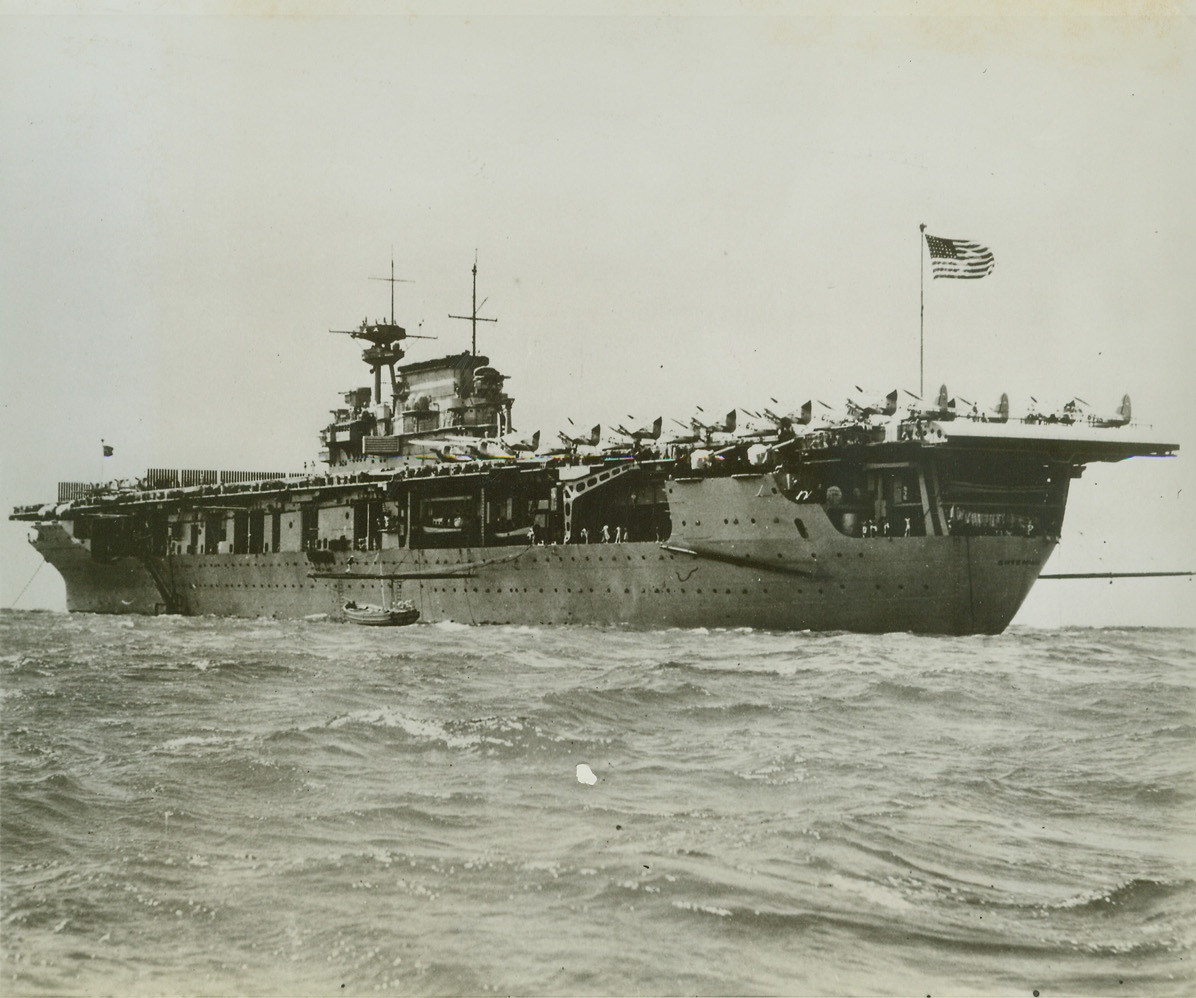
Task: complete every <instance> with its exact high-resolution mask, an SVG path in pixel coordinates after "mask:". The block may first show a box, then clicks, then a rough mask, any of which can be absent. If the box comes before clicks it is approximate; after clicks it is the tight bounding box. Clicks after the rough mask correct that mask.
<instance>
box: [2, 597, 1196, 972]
mask: <svg viewBox="0 0 1196 998" xmlns="http://www.w3.org/2000/svg"><path fill="white" fill-rule="evenodd" d="M0 635H2V636H3V642H2V643H3V647H4V653H3V654H2V655H0V676H2V677H3V683H2V684H0V710H2V711H3V722H4V723H3V744H2V755H0V760H2V766H3V808H2V809H0V841H2V842H3V851H2V853H0V877H2V880H3V883H4V910H3V915H2V919H0V930H2V931H3V933H4V946H3V948H2V953H3V964H2V969H3V974H4V977H3V987H4V988H5V989H7V992H11V993H14V994H17V993H20V994H60V993H68V994H82V993H94V992H100V993H121V994H157V993H176V992H182V993H198V994H223V993H244V994H275V993H283V992H302V993H312V992H322V991H332V992H336V993H342V994H361V993H366V992H371V993H372V992H378V991H382V992H386V991H395V992H411V993H430V994H444V993H470V994H474V993H484V992H488V991H501V992H508V993H513V992H520V993H531V994H536V993H539V994H550V993H551V994H581V993H596V992H600V993H645V992H652V993H660V994H691V993H779V994H812V993H818V994H854V993H878V994H888V993H893V994H896V993H920V994H936V993H945V992H949V993H958V994H969V993H971V994H988V993H994V992H996V993H1017V994H1030V993H1032V992H1033V991H1034V990H1038V991H1039V992H1040V993H1041V994H1044V995H1049V994H1061V993H1093V994H1117V995H1124V994H1130V993H1138V994H1168V995H1169V994H1173V993H1184V992H1186V993H1192V992H1193V991H1196V980H1194V978H1193V973H1192V970H1191V966H1192V957H1193V952H1192V949H1193V941H1194V939H1196V933H1194V932H1193V928H1194V927H1196V871H1193V869H1192V866H1191V862H1190V856H1191V855H1192V846H1193V843H1194V842H1196V809H1194V808H1193V801H1194V800H1196V780H1194V779H1193V765H1192V753H1191V744H1192V736H1193V733H1194V732H1196V671H1194V669H1193V661H1194V656H1193V650H1194V648H1196V643H1194V641H1193V637H1194V633H1193V632H1192V631H1185V630H1149V629H1144V630H1134V629H1117V630H1107V631H1104V630H1093V629H1075V630H1064V631H1037V630H1026V629H1022V630H1016V629H1015V630H1013V631H1011V632H1009V633H1007V634H1005V635H1001V636H997V637H976V638H919V637H915V636H912V635H884V636H862V635H854V634H809V633H801V634H789V633H775V632H759V631H751V630H750V629H749V630H743V629H734V630H719V629H710V630H697V631H681V630H668V631H661V632H655V633H646V632H639V631H628V630H625V629H619V628H593V627H576V628H569V627H562V628H548V627H541V628H536V627H493V628H469V627H465V626H461V625H436V626H417V627H414V628H405V629H403V630H402V632H401V633H399V634H393V633H388V632H385V631H380V632H374V631H369V630H366V629H354V628H348V627H344V626H339V625H336V624H333V623H330V622H327V621H318V620H316V621H303V622H298V623H295V622H278V621H272V620H264V619H263V620H248V621H229V620H221V619H215V618H198V619H197V618H169V617H162V618H110V617H93V616H86V615H75V616H66V615H58V614H22V613H0ZM582 765H584V766H585V767H588V768H589V770H590V771H592V773H593V774H594V777H593V784H592V785H588V784H585V783H581V782H579V780H578V777H577V772H578V767H579V766H582Z"/></svg>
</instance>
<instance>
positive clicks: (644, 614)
mask: <svg viewBox="0 0 1196 998" xmlns="http://www.w3.org/2000/svg"><path fill="white" fill-rule="evenodd" d="M757 490H758V484H757V483H756V482H755V481H752V482H741V481H736V480H732V479H725V480H721V481H717V482H706V483H703V485H702V486H701V487H694V486H689V485H687V484H686V483H684V482H678V483H671V484H670V493H671V494H670V501H671V503H672V505H673V509H674V515H675V516H676V517H677V519H676V520H675V523H676V528H675V530H674V532H673V534H672V536H670V538H669V539H668V541H666V542H664V543H644V542H640V543H626V544H614V543H612V544H568V545H564V544H560V545H552V544H547V545H534V546H525V547H514V548H513V547H510V546H503V547H475V548H442V549H435V550H412V549H403V548H400V549H393V550H384V551H378V552H337V553H335V554H332V553H331V552H327V553H323V554H324V555H325V556H324V557H323V558H321V559H320V560H319V562H318V563H317V562H316V561H314V560H313V559H312V558H311V557H310V556H309V555H308V554H307V553H305V552H302V551H297V552H279V553H271V554H251V555H230V554H194V555H189V554H175V555H170V556H168V557H164V558H155V559H152V560H151V561H149V562H148V563H143V562H142V561H141V560H139V559H136V558H122V559H118V560H117V562H116V563H112V564H99V563H96V562H93V561H91V559H90V557H89V555H88V554H87V551H86V549H85V548H84V547H83V545H82V544H80V543H78V542H75V541H72V540H70V539H69V535H66V532H65V531H64V530H63V528H62V527H61V526H60V525H58V524H46V525H39V531H38V534H39V536H38V537H37V538H36V539H35V540H34V542H33V543H34V546H35V547H37V549H38V550H39V551H41V553H42V554H43V555H44V556H45V557H46V559H47V560H48V561H50V562H51V563H52V564H54V565H55V566H56V567H57V568H58V570H59V571H60V572H61V573H62V575H63V578H64V579H65V580H66V585H67V592H68V605H69V608H70V609H72V610H81V611H92V612H99V613H154V612H161V611H162V610H163V609H166V608H167V607H168V606H170V604H171V603H174V604H175V606H174V608H175V609H178V610H180V611H182V612H185V613H190V614H213V615H222V616H241V617H258V616H266V617H278V618H303V617H310V616H313V615H326V616H328V617H330V618H333V619H341V618H343V616H344V614H343V606H344V603H345V602H346V600H358V601H361V602H375V603H377V602H379V598H380V597H382V598H383V599H389V600H399V599H409V600H412V601H413V602H414V603H415V605H416V607H417V608H418V609H419V611H420V619H421V620H422V621H425V622H437V621H456V622H460V623H466V624H533V625H538V624H602V625H627V626H632V627H644V628H654V627H687V628H689V627H753V628H761V629H775V630H817V631H823V630H850V631H863V632H888V631H911V632H918V633H939V634H970V633H985V634H994V633H998V632H1000V631H1002V630H1003V629H1004V628H1005V627H1006V626H1008V624H1009V622H1010V621H1011V620H1012V619H1013V616H1014V615H1015V614H1016V613H1017V610H1018V608H1019V607H1020V606H1021V604H1022V602H1023V600H1024V599H1025V597H1026V595H1027V594H1028V593H1029V591H1030V589H1031V587H1032V586H1033V584H1034V581H1035V580H1036V579H1037V577H1038V575H1039V572H1040V571H1041V569H1042V566H1043V565H1044V564H1045V563H1046V560H1047V559H1048V558H1049V556H1050V554H1051V552H1052V551H1053V549H1054V546H1055V541H1054V539H1052V538H1046V537H1042V538H1026V537H1012V536H973V537H969V536H910V537H905V536H901V537H871V538H860V537H849V536H845V535H843V534H842V533H840V532H839V531H837V530H836V529H835V528H834V527H833V525H832V524H831V523H830V521H829V520H828V519H827V517H826V514H825V512H824V511H823V510H822V508H821V507H819V506H818V505H816V504H807V505H800V504H793V503H791V502H789V501H788V500H786V499H784V498H783V497H779V496H776V495H771V494H769V495H765V494H758V492H757ZM760 491H762V490H760ZM728 511H735V512H734V514H733V515H726V514H728ZM795 514H796V515H795ZM703 524H706V525H703ZM803 533H804V536H803ZM43 538H44V539H43ZM155 576H156V579H157V580H155ZM167 596H169V597H170V599H167V598H166V597H167Z"/></svg>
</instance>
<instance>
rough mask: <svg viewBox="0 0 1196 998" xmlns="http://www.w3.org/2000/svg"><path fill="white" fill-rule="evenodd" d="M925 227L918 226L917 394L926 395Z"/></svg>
mask: <svg viewBox="0 0 1196 998" xmlns="http://www.w3.org/2000/svg"><path fill="white" fill-rule="evenodd" d="M925 232H926V226H925V225H919V226H918V233H919V234H918V394H919V395H921V396H922V397H925V395H926V384H925V381H926V376H925V373H924V372H925V369H926V252H925V251H924V250H923V249H922V236H923V235H924V234H925Z"/></svg>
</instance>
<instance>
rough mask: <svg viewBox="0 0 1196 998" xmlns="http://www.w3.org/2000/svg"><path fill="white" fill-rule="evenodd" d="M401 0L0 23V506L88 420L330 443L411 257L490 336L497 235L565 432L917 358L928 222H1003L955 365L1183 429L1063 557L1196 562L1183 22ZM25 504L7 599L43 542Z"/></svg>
mask: <svg viewBox="0 0 1196 998" xmlns="http://www.w3.org/2000/svg"><path fill="white" fill-rule="evenodd" d="M19 7H20V5H14V4H12V3H8V4H5V3H2V2H0V10H4V11H15V10H18V9H19ZM128 9H131V8H128ZM305 9H306V10H309V11H310V10H312V9H315V8H313V7H311V6H310V5H309V6H308V7H306V8H305ZM323 9H326V10H327V9H332V8H327V7H325V8H323ZM408 9H410V10H414V11H417V13H407V14H403V15H394V16H376V17H375V16H315V15H313V14H310V13H309V14H296V15H293V16H275V17H261V18H255V17H248V16H229V15H215V16H167V15H158V14H153V15H140V16H98V17H83V16H78V15H74V14H67V15H63V16H29V17H26V16H21V15H20V14H19V13H9V14H7V15H6V16H4V17H3V18H2V19H0V122H2V127H3V135H4V142H3V152H2V153H0V215H2V217H3V219H4V239H3V242H2V244H0V260H2V265H0V266H2V270H0V337H2V339H0V345H2V354H0V360H2V367H3V373H2V378H3V382H2V385H3V395H2V398H0V406H2V408H0V413H2V419H3V433H0V458H2V461H3V464H2V466H0V472H2V486H0V499H2V500H3V503H4V506H5V510H6V511H7V509H8V508H9V507H11V505H13V504H14V503H19V502H21V503H23V502H35V501H48V500H50V499H53V498H54V496H55V494H56V482H57V481H58V480H60V479H64V480H90V479H93V478H95V477H96V476H97V475H99V474H100V472H101V460H100V458H99V454H100V439H101V438H104V439H106V440H107V441H108V442H109V443H110V444H112V445H113V446H114V447H115V449H116V455H115V456H114V457H113V458H112V459H110V460H109V461H108V462H107V463H106V464H105V465H104V467H103V470H104V471H105V472H106V473H107V474H108V475H129V476H134V475H140V474H142V473H143V472H144V470H145V468H146V467H211V468H240V469H261V470H274V469H288V468H295V467H300V466H302V464H303V462H304V461H306V460H312V459H313V458H314V456H315V451H316V448H317V443H316V432H317V430H318V429H319V428H320V427H321V426H322V425H323V424H324V421H325V419H326V417H327V410H328V409H329V408H331V407H334V406H335V405H336V404H337V402H338V393H339V392H342V391H344V390H346V389H348V388H351V387H353V386H355V385H364V384H367V383H368V382H369V376H368V372H367V370H366V368H365V367H364V365H363V364H362V363H361V361H360V358H359V349H358V348H357V346H356V345H355V344H353V343H352V342H350V341H348V340H347V339H346V338H345V337H337V336H331V335H329V333H328V330H329V329H330V328H341V329H343V328H349V327H351V326H353V325H355V324H356V323H357V322H358V321H360V319H361V318H362V317H363V316H365V315H369V316H370V317H371V318H373V317H376V316H380V315H382V314H384V313H385V312H386V311H387V310H388V308H389V298H388V289H387V286H386V285H385V284H383V283H379V282H376V281H371V280H369V278H371V277H379V276H384V275H385V274H386V273H387V272H388V268H389V265H390V259H391V255H392V253H393V256H394V260H395V266H396V271H397V273H398V275H399V276H401V277H404V278H409V279H410V280H411V281H412V282H413V283H410V284H401V285H399V286H398V302H397V311H398V318H399V321H400V322H403V323H404V324H405V325H406V326H407V327H408V330H409V331H411V332H416V331H419V332H421V333H423V334H425V335H433V336H437V337H439V339H438V341H436V342H424V341H413V342H412V344H411V347H410V352H409V359H411V360H419V359H425V358H427V357H431V356H434V355H436V354H441V353H448V352H459V351H461V350H463V349H467V348H468V346H469V327H468V324H467V323H461V322H455V321H452V320H450V319H448V317H447V316H448V313H450V312H453V313H458V314H460V313H462V312H468V309H469V295H470V273H469V269H470V267H471V265H472V263H473V259H474V253H475V251H476V253H477V257H478V269H479V277H478V281H479V297H488V299H489V300H488V301H487V304H486V306H485V309H484V313H483V314H486V315H489V316H494V317H497V318H498V320H499V321H498V323H497V324H494V325H491V324H487V325H485V326H483V327H481V329H480V344H479V346H480V350H481V352H483V353H486V354H488V355H489V356H490V357H491V359H492V361H493V362H494V363H495V365H496V366H498V367H499V369H500V370H502V371H503V372H504V373H506V374H508V375H510V378H511V380H510V381H509V382H508V390H509V391H510V392H511V393H512V394H513V395H514V396H515V398H516V406H515V420H516V425H517V426H518V427H519V428H520V429H521V430H529V431H530V430H534V429H541V430H542V431H543V432H544V434H545V436H546V437H551V436H553V435H554V434H555V431H556V430H557V429H560V428H564V427H566V426H567V423H566V418H567V417H571V418H572V419H573V420H574V421H575V423H576V424H577V425H579V426H587V427H588V426H589V425H592V424H593V423H594V422H599V421H601V422H603V423H604V424H609V423H611V422H617V421H626V418H627V417H628V416H634V417H635V418H636V419H642V420H644V421H648V420H650V419H652V418H653V417H654V416H656V415H664V416H665V417H666V419H667V418H668V417H676V418H678V419H681V420H687V419H688V417H689V416H690V415H691V414H692V413H693V412H694V407H695V406H697V405H700V406H702V407H703V409H705V410H706V411H707V412H723V411H726V410H727V409H729V408H731V407H732V406H736V405H739V406H746V407H749V408H754V407H757V406H760V405H770V407H771V403H770V402H769V399H770V398H777V399H779V400H781V402H782V403H783V404H786V405H789V406H797V405H799V404H800V403H801V402H803V401H804V400H805V399H807V398H809V397H811V396H815V397H817V398H821V399H823V400H825V401H827V402H830V403H836V404H837V403H839V402H841V401H842V399H843V397H844V394H845V393H847V392H853V389H852V386H853V385H857V384H858V385H863V386H865V387H866V388H867V389H868V390H869V391H870V392H871V391H875V392H876V393H877V394H883V393H884V392H885V391H887V390H889V389H891V388H895V387H900V388H905V389H909V390H912V391H915V392H916V391H917V390H918V382H919V369H918V335H919V293H920V286H921V283H922V282H921V279H920V271H921V267H922V264H923V250H922V243H921V241H920V238H919V230H918V226H919V223H925V224H926V225H927V227H928V231H929V232H931V233H933V234H936V235H942V236H948V237H963V238H968V239H974V240H977V241H979V242H981V243H983V244H985V245H986V246H989V247H990V248H991V249H992V250H993V252H994V254H995V257H996V269H995V271H994V272H993V274H992V275H991V276H990V277H988V278H986V279H984V280H981V281H937V282H931V281H930V279H929V273H928V272H927V277H926V281H925V334H926V358H927V361H926V374H925V377H926V388H927V391H928V392H931V391H934V390H936V389H937V387H938V385H939V383H940V382H943V381H946V382H947V383H948V385H949V386H950V388H951V391H952V393H953V394H958V395H962V396H964V397H966V398H969V399H976V400H978V401H979V402H980V403H981V404H982V405H983V404H988V405H992V404H995V402H996V399H997V397H998V396H999V395H1000V393H1001V392H1002V391H1007V392H1008V393H1009V394H1010V397H1011V399H1012V400H1013V404H1014V407H1015V410H1017V409H1018V408H1019V407H1021V406H1024V404H1025V403H1026V401H1027V400H1028V398H1029V396H1035V397H1036V398H1038V400H1039V402H1040V403H1041V404H1042V405H1043V406H1045V407H1050V406H1061V405H1062V404H1063V402H1065V401H1066V400H1067V399H1069V398H1071V397H1072V396H1073V395H1079V396H1081V397H1083V398H1085V399H1087V400H1088V401H1089V402H1091V403H1093V404H1094V405H1095V406H1097V407H1098V408H1102V409H1105V410H1108V411H1112V410H1113V409H1114V407H1115V406H1116V404H1117V403H1118V401H1119V400H1120V398H1121V395H1122V394H1123V393H1124V392H1127V391H1128V392H1129V393H1130V394H1131V395H1132V396H1133V399H1134V411H1135V417H1136V418H1137V419H1139V420H1141V421H1144V422H1147V423H1150V424H1152V425H1153V430H1152V431H1151V432H1152V433H1153V434H1154V435H1156V436H1160V437H1164V438H1166V439H1168V440H1172V441H1177V442H1179V443H1180V444H1181V445H1183V447H1184V455H1185V456H1183V457H1181V458H1180V459H1178V460H1174V461H1150V460H1137V461H1131V462H1129V463H1126V464H1121V465H1115V466H1108V467H1100V468H1093V469H1090V470H1089V472H1088V473H1087V474H1086V475H1085V477H1084V478H1083V479H1082V480H1080V481H1079V482H1076V483H1075V485H1074V487H1073V492H1072V496H1073V497H1072V501H1071V506H1070V507H1069V512H1068V521H1067V524H1066V527H1065V533H1064V541H1063V544H1062V546H1061V548H1060V550H1059V552H1058V553H1057V554H1056V556H1055V559H1054V560H1053V561H1052V563H1051V566H1050V568H1049V569H1048V570H1049V571H1110V570H1112V571H1125V570H1138V571H1141V570H1152V569H1153V570H1164V569H1190V568H1194V567H1196V531H1194V529H1193V526H1192V524H1193V523H1194V522H1196V520H1194V517H1196V502H1194V500H1193V494H1194V493H1196V473H1194V471H1193V467H1194V464H1193V462H1194V459H1196V438H1194V434H1193V426H1194V425H1196V420H1194V419H1193V415H1192V409H1193V405H1192V394H1193V393H1192V387H1191V386H1192V379H1193V363H1192V357H1193V352H1192V342H1193V316H1194V315H1196V307H1194V306H1196V280H1194V279H1193V249H1192V245H1193V233H1194V232H1196V198H1194V197H1193V188H1192V181H1191V177H1192V175H1193V173H1194V172H1196V155H1194V153H1196V131H1194V128H1193V116H1192V110H1191V109H1192V107H1193V106H1196V24H1194V22H1193V20H1192V19H1190V18H1178V17H1161V16H1160V17H1151V18H1131V17H1107V16H1106V17H1091V18H1090V17H1050V18H1042V17H1033V16H1027V17H1004V18H960V17H945V16H930V17H913V16H907V15H897V14H895V15H892V16H882V17H872V16H858V17H834V18H815V17H773V16H767V15H762V16H761V15H751V16H749V15H746V14H744V13H742V11H743V10H747V9H750V10H753V11H760V10H763V11H769V10H773V9H777V8H773V7H771V6H769V5H767V4H764V5H753V6H752V7H750V8H748V7H746V6H745V7H738V6H732V5H730V4H726V3H713V2H708V3H705V4H702V5H700V6H693V7H688V8H687V7H685V6H683V5H677V4H670V5H668V6H667V8H666V7H662V8H661V9H667V10H668V11H670V13H669V14H668V15H666V16H630V15H625V16H607V17H582V16H571V17H561V16H532V15H526V14H525V15H509V16H463V15H460V14H435V13H431V14H430V13H419V12H418V11H435V10H446V9H447V8H444V7H440V8H435V7H431V6H428V5H420V4H415V5H412V6H411V7H410V8H408ZM606 9H608V10H624V9H626V10H631V9H633V8H631V7H623V6H610V7H607V8H606ZM686 9H688V10H696V9H704V10H709V11H724V12H728V13H729V15H730V16H702V17H690V16H678V15H677V14H676V13H675V12H676V11H678V10H686ZM889 9H893V10H898V9H900V8H899V7H898V5H891V6H890V7H889ZM923 9H924V8H923ZM1077 9H1078V8H1077ZM421 324H422V325H421ZM853 393H854V392H853ZM0 535H2V541H3V544H2V549H3V554H4V557H3V559H2V562H3V568H2V569H0V573H2V580H0V581H2V583H3V585H2V586H0V605H3V606H8V605H10V604H11V603H12V601H13V599H15V598H16V595H17V593H18V592H20V590H21V587H22V586H24V585H25V583H26V581H27V579H28V577H29V575H30V574H31V573H32V571H33V569H34V568H36V566H37V563H38V558H37V556H36V555H35V554H34V553H33V552H32V551H31V550H26V546H25V545H24V528H23V527H22V526H21V525H19V524H5V525H4V527H3V530H2V532H0ZM42 575H44V576H47V577H49V576H51V575H52V573H51V572H49V571H46V572H44V573H42ZM60 592H61V590H60V588H59V589H58V590H54V583H53V580H52V579H49V578H47V579H45V580H43V579H39V580H38V581H37V583H36V584H35V585H34V586H33V587H31V590H30V593H28V594H26V596H25V597H23V598H22V601H21V603H20V604H19V605H20V606H32V605H54V604H55V600H59V601H60V599H61V596H60ZM1193 592H1194V590H1193V588H1192V583H1191V582H1190V581H1187V580H1184V581H1178V582H1176V581H1171V582H1141V583H1134V582H1123V583H1117V584H1115V585H1114V586H1113V587H1110V586H1108V585H1107V584H1103V583H1098V584H1092V583H1083V584H1070V583H1045V582H1044V583H1041V584H1040V585H1039V586H1038V587H1037V589H1036V591H1035V593H1034V594H1033V595H1032V597H1031V602H1030V604H1028V606H1027V608H1026V610H1025V611H1024V612H1023V614H1022V616H1021V617H1020V618H1019V620H1020V621H1021V622H1025V623H1033V624H1057V623H1073V622H1074V623H1100V622H1104V621H1108V622H1118V623H1134V622H1141V623H1174V624H1182V623H1189V624H1190V623H1192V622H1193V614H1192V610H1193V608H1194V606H1196V600H1194V599H1193V596H1192V594H1193Z"/></svg>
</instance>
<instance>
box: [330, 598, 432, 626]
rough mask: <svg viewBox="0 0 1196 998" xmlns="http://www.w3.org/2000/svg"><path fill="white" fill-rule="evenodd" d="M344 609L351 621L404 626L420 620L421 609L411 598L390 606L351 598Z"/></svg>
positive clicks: (374, 624) (373, 624)
mask: <svg viewBox="0 0 1196 998" xmlns="http://www.w3.org/2000/svg"><path fill="white" fill-rule="evenodd" d="M344 611H345V617H346V618H348V620H349V621H350V622H352V623H354V624H364V625H365V626H366V627H402V626H404V625H405V624H414V623H415V622H416V621H417V620H419V611H418V610H417V609H416V608H415V604H414V603H412V602H411V601H410V600H403V602H401V603H396V604H395V605H394V606H392V607H389V608H387V607H382V606H374V605H372V604H370V603H362V604H358V603H355V602H354V601H353V600H350V601H349V602H348V603H346V604H345V606H344Z"/></svg>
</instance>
